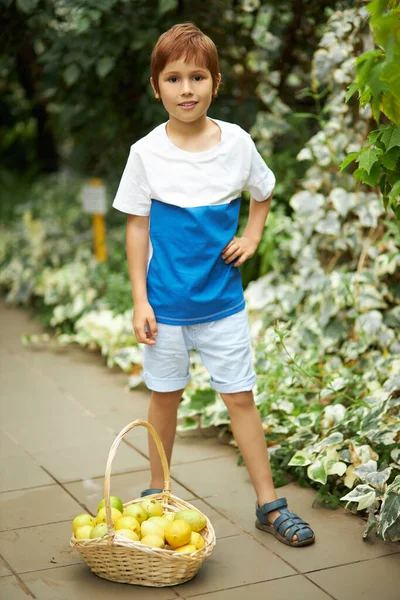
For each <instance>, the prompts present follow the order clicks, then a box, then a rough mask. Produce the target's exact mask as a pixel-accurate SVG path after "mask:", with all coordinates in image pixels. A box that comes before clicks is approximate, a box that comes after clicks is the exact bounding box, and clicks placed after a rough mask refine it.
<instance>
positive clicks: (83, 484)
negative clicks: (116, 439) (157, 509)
mask: <svg viewBox="0 0 400 600" xmlns="http://www.w3.org/2000/svg"><path fill="white" fill-rule="evenodd" d="M149 477H150V472H149V471H148V470H146V471H136V472H132V473H124V474H121V475H112V476H111V495H112V496H118V497H119V498H121V500H122V502H123V503H124V504H126V503H127V502H130V501H131V500H134V499H136V498H139V497H140V493H141V491H142V490H144V489H146V488H148V487H149ZM65 487H66V489H67V490H68V491H69V492H71V494H72V495H73V496H74V498H76V499H77V500H78V501H79V502H80V503H82V504H84V505H85V506H86V507H87V508H88V510H89V511H90V512H91V513H93V514H95V513H96V511H97V506H98V504H99V502H100V501H101V500H102V499H103V497H104V477H96V478H94V479H86V480H84V481H76V482H73V483H67V484H65ZM171 487H172V493H173V494H174V496H178V498H181V499H182V500H186V501H188V502H191V500H192V498H193V495H192V494H190V492H188V491H187V490H185V488H183V487H182V486H180V485H179V484H177V483H175V482H174V481H172V485H171Z"/></svg>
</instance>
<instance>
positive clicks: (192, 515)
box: [175, 509, 207, 531]
mask: <svg viewBox="0 0 400 600" xmlns="http://www.w3.org/2000/svg"><path fill="white" fill-rule="evenodd" d="M176 519H183V520H184V521H187V522H188V523H189V525H190V527H191V530H192V531H201V530H202V529H204V527H205V526H206V523H207V521H206V518H205V516H204V515H203V514H201V512H199V511H198V510H191V509H186V510H180V511H179V512H177V513H176V514H175V520H176Z"/></svg>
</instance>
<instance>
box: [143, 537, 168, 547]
mask: <svg viewBox="0 0 400 600" xmlns="http://www.w3.org/2000/svg"><path fill="white" fill-rule="evenodd" d="M141 542H142V544H144V545H145V546H151V547H152V548H164V546H165V544H164V540H163V539H162V538H161V537H159V536H158V535H145V536H144V537H142V539H141Z"/></svg>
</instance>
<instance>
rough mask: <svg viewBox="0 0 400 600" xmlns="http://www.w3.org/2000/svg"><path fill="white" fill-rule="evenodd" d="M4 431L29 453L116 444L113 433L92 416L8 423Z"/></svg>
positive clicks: (53, 417) (56, 417)
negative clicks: (87, 444) (91, 444)
mask: <svg viewBox="0 0 400 600" xmlns="http://www.w3.org/2000/svg"><path fill="white" fill-rule="evenodd" d="M3 429H4V430H5V431H6V432H8V433H10V434H11V436H12V437H13V438H14V439H16V440H17V441H18V442H19V443H20V444H21V445H22V446H23V447H24V448H25V449H26V450H28V452H30V453H32V454H34V453H35V452H45V451H46V450H48V449H52V450H55V449H58V448H68V447H72V446H76V445H77V444H78V443H79V444H84V443H85V442H86V443H91V442H92V441H93V440H96V441H97V442H98V443H100V442H102V443H103V444H104V445H105V447H107V446H108V447H110V446H111V444H112V442H113V441H114V437H115V436H114V435H113V433H112V432H111V431H110V430H108V429H107V427H106V426H105V425H101V424H100V423H98V422H97V421H95V419H93V417H91V416H88V415H81V416H79V417H76V416H74V415H70V416H67V415H65V416H45V415H43V416H42V417H40V418H39V417H38V418H36V419H30V420H29V421H28V420H25V419H24V420H23V421H22V420H21V423H13V424H8V425H6V426H4V427H3Z"/></svg>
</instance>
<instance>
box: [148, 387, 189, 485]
mask: <svg viewBox="0 0 400 600" xmlns="http://www.w3.org/2000/svg"><path fill="white" fill-rule="evenodd" d="M182 394H183V389H182V390H178V391H176V392H154V391H153V392H152V393H151V399H150V405H149V413H148V421H149V423H151V425H153V427H154V428H155V429H156V431H157V433H158V435H159V436H160V439H161V441H162V443H163V446H164V450H165V454H166V456H167V461H168V465H170V464H171V456H172V448H173V445H174V439H175V431H176V423H177V412H178V405H179V402H180V400H181V398H182ZM149 455H150V469H151V481H150V485H149V487H150V488H159V489H163V487H164V473H163V469H162V465H161V460H160V457H159V454H158V450H157V446H156V444H155V442H154V440H153V437H152V435H151V434H150V433H149Z"/></svg>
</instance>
